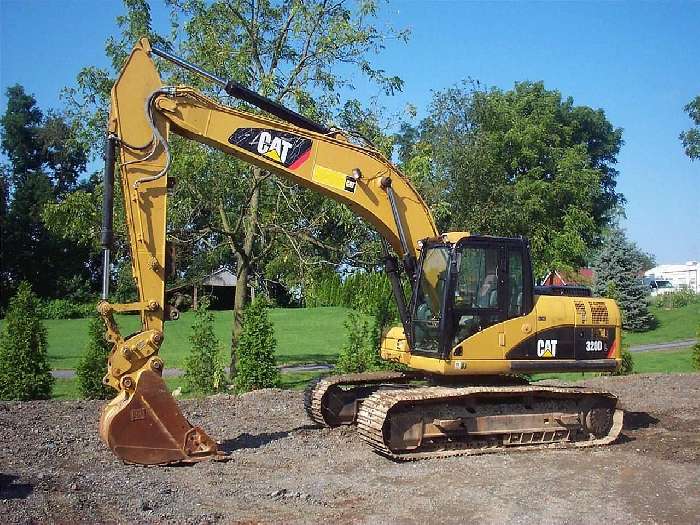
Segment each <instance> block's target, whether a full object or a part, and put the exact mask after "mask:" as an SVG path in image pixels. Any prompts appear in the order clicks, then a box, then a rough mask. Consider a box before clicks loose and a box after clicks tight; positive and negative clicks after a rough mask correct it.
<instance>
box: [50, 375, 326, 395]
mask: <svg viewBox="0 0 700 525" xmlns="http://www.w3.org/2000/svg"><path fill="white" fill-rule="evenodd" d="M319 375H321V372H291V373H285V374H282V384H281V385H280V388H284V389H287V390H303V389H304V388H306V385H307V384H308V383H309V381H311V380H312V379H316V378H317V377H318V376H319ZM165 384H166V385H168V388H169V389H170V391H171V392H172V391H173V390H175V389H176V388H178V387H182V394H181V395H180V396H179V397H178V399H189V398H191V397H194V396H192V395H190V394H188V393H187V392H185V380H184V378H183V377H182V376H180V377H166V378H165ZM114 393H115V395H116V390H115V391H114ZM51 397H52V398H53V399H78V398H79V397H80V395H79V394H78V381H77V380H76V379H56V382H55V383H54V386H53V392H52V393H51Z"/></svg>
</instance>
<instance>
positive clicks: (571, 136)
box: [399, 82, 624, 275]
mask: <svg viewBox="0 0 700 525" xmlns="http://www.w3.org/2000/svg"><path fill="white" fill-rule="evenodd" d="M417 131H418V132H417V133H416V131H415V130H411V129H410V126H409V127H405V128H404V130H403V133H402V137H401V139H400V141H399V142H400V144H402V146H401V149H400V153H401V155H402V157H403V159H402V165H403V167H404V170H405V171H406V172H407V173H408V175H409V176H410V177H412V178H413V179H414V180H415V181H416V185H417V186H418V188H419V189H420V190H421V192H422V193H424V196H425V197H426V198H427V200H428V202H429V204H430V205H431V207H432V208H433V209H434V210H435V211H436V213H435V214H436V217H437V218H438V221H439V223H440V229H441V230H443V229H450V230H457V231H459V230H465V231H470V232H474V233H484V234H491V235H505V236H517V235H523V236H526V237H528V238H529V239H530V241H531V245H532V254H533V260H534V268H535V273H536V275H540V274H542V275H543V274H544V273H546V271H547V270H548V269H551V268H578V267H580V266H582V265H583V264H584V262H585V260H586V258H587V256H588V255H589V254H590V250H591V248H592V247H593V246H595V245H596V243H598V241H599V239H600V236H601V233H602V231H603V228H604V227H605V226H606V225H608V224H609V222H610V220H611V218H612V217H613V216H615V215H616V214H617V213H618V211H619V207H620V206H621V204H622V203H623V202H624V199H623V197H622V195H621V194H619V193H618V192H617V191H616V181H615V179H616V176H617V171H616V170H615V168H614V165H615V163H616V156H617V153H618V151H619V149H620V146H621V145H622V130H621V129H619V128H614V127H613V125H612V124H611V123H610V122H609V121H608V120H607V118H606V116H605V113H604V112H603V111H602V110H594V109H592V108H590V107H587V106H576V105H574V102H573V99H571V98H564V97H563V96H562V95H561V94H560V93H559V92H558V91H556V90H547V89H546V88H545V87H544V84H543V83H542V82H518V83H516V84H515V87H514V88H513V89H512V90H507V91H503V90H500V89H497V88H492V89H490V90H484V89H482V88H481V87H480V86H479V85H478V84H476V83H471V84H464V85H461V86H458V87H454V88H451V89H448V90H446V91H442V92H438V93H436V94H435V96H434V98H433V101H432V104H431V106H430V111H429V115H428V117H427V118H426V119H424V120H423V122H422V123H421V124H420V127H419V128H418V130H417ZM411 139H413V140H411Z"/></svg>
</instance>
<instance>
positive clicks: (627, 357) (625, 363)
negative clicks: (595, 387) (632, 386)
mask: <svg viewBox="0 0 700 525" xmlns="http://www.w3.org/2000/svg"><path fill="white" fill-rule="evenodd" d="M627 348H628V345H627V344H624V343H623V345H622V365H621V366H620V368H619V370H617V371H616V372H613V374H612V375H614V376H629V375H632V374H634V359H632V353H631V352H630V351H629V350H628V349H627Z"/></svg>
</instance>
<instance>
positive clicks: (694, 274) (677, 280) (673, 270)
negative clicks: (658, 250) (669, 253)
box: [644, 261, 700, 293]
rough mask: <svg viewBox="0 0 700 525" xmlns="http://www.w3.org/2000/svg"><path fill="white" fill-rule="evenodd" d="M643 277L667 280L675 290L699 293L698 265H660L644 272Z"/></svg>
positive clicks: (689, 262)
mask: <svg viewBox="0 0 700 525" xmlns="http://www.w3.org/2000/svg"><path fill="white" fill-rule="evenodd" d="M644 276H645V277H652V278H656V279H667V280H669V281H671V283H672V284H673V287H674V288H676V289H688V290H692V291H693V292H695V293H700V264H698V261H688V262H687V263H685V264H661V265H659V266H656V267H654V268H652V269H651V270H647V271H646V272H644Z"/></svg>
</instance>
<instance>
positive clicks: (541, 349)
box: [537, 339, 559, 357]
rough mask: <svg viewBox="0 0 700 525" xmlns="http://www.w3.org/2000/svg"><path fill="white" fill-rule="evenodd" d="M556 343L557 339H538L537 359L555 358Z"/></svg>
mask: <svg viewBox="0 0 700 525" xmlns="http://www.w3.org/2000/svg"><path fill="white" fill-rule="evenodd" d="M558 342H559V341H558V340H557V339H538V340H537V357H556V356H557V343H558Z"/></svg>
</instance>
